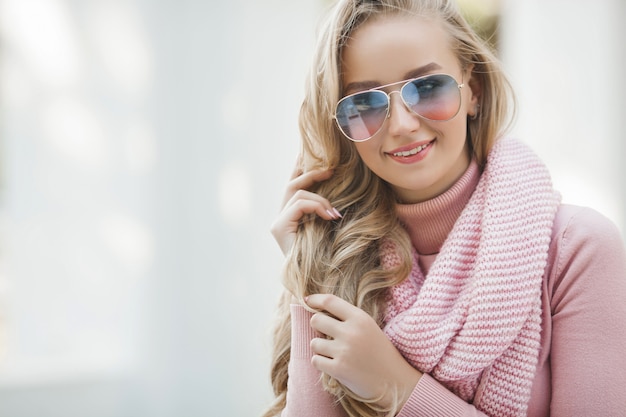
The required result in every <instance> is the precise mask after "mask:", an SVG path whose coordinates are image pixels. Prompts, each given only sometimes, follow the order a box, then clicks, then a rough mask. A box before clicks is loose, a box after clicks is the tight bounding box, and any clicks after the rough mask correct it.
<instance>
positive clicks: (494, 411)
mask: <svg viewBox="0 0 626 417" xmlns="http://www.w3.org/2000/svg"><path fill="white" fill-rule="evenodd" d="M559 201H560V198H559V196H558V194H557V193H556V192H555V191H554V190H553V188H552V184H551V180H550V176H549V173H548V171H547V169H546V168H545V166H544V165H543V164H542V162H541V161H540V160H539V158H538V157H537V156H536V155H535V154H534V153H533V152H532V151H531V150H530V149H529V148H528V147H527V146H525V145H523V144H522V143H521V142H518V141H514V140H512V139H502V140H500V141H498V142H497V143H496V145H495V146H494V148H493V149H492V151H491V152H490V154H489V157H488V161H487V164H486V167H485V170H484V172H483V174H482V175H481V178H480V181H479V183H478V185H477V187H476V190H475V191H474V194H473V195H472V197H471V199H470V201H469V202H468V204H467V206H466V207H465V209H464V210H463V212H462V214H461V216H460V217H459V219H458V220H457V222H456V224H455V226H454V228H453V229H452V231H451V232H450V234H449V236H448V238H447V239H446V241H445V242H444V244H443V247H442V248H441V251H440V253H439V255H438V256H437V258H436V260H435V262H434V263H433V265H432V266H431V268H430V271H429V273H428V275H427V276H426V277H424V275H423V274H422V272H421V270H420V268H419V266H418V262H417V254H416V253H414V259H413V270H412V272H411V274H410V276H409V278H408V279H406V280H404V281H403V282H402V283H401V284H399V285H397V286H395V287H393V288H392V289H391V291H390V294H389V299H388V307H387V311H386V316H385V323H386V324H385V328H384V331H385V333H386V334H387V336H388V337H389V338H390V340H391V341H392V342H393V343H394V345H395V346H396V347H397V348H398V350H399V351H400V352H401V353H402V354H403V355H404V357H405V358H406V359H407V360H408V361H409V362H410V363H411V364H412V365H413V366H414V367H416V368H417V369H419V370H420V371H422V372H424V373H428V374H430V375H431V376H433V377H434V378H435V379H437V380H438V381H439V382H440V383H442V384H443V385H444V386H446V387H447V388H448V389H450V390H451V391H452V392H454V393H455V394H456V395H458V396H459V397H461V398H463V399H464V400H466V401H468V402H473V404H474V405H475V406H476V407H477V408H478V409H479V410H482V411H483V412H485V413H487V414H489V415H492V416H523V415H526V409H527V407H528V401H529V399H530V393H531V387H532V382H533V379H534V375H535V370H536V366H537V358H538V354H539V348H540V332H541V282H542V277H543V274H544V270H545V267H546V263H547V253H548V246H549V244H550V236H551V231H552V224H553V221H554V217H555V215H556V210H557V207H558V205H559ZM398 262H399V259H398V255H397V254H396V252H395V251H393V245H390V244H386V245H383V251H382V263H383V265H385V266H392V265H394V264H397V263H398Z"/></svg>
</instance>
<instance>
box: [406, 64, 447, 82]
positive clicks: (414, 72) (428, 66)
mask: <svg viewBox="0 0 626 417" xmlns="http://www.w3.org/2000/svg"><path fill="white" fill-rule="evenodd" d="M440 69H441V65H439V64H437V63H436V62H431V63H429V64H426V65H423V66H421V67H419V68H415V69H414V70H411V71H409V72H407V73H406V74H404V79H405V80H410V79H411V78H418V77H421V76H422V75H424V74H426V73H427V72H430V71H433V70H440Z"/></svg>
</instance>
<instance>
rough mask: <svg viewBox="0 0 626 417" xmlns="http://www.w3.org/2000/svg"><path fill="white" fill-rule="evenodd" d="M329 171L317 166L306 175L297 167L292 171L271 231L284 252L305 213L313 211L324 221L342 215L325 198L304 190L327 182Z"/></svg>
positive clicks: (285, 252) (292, 239) (329, 175)
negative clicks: (279, 211) (278, 213)
mask: <svg viewBox="0 0 626 417" xmlns="http://www.w3.org/2000/svg"><path fill="white" fill-rule="evenodd" d="M332 174H333V171H332V170H323V169H317V170H313V171H309V172H307V173H305V174H303V173H302V171H300V169H299V168H298V167H296V169H295V170H294V172H293V174H292V176H291V180H290V181H289V184H288V186H287V191H286V193H285V198H284V200H283V205H282V211H281V213H280V215H279V216H278V218H277V219H276V221H274V224H272V227H271V229H270V231H271V232H272V235H273V236H274V239H276V242H278V245H279V246H280V249H281V250H282V251H283V254H285V255H286V254H287V252H289V250H290V249H291V246H292V245H293V242H294V240H295V238H296V231H297V230H298V224H299V223H300V219H301V218H302V216H304V215H305V214H311V213H316V214H317V215H318V216H320V217H321V218H323V219H326V220H337V219H339V218H340V217H341V214H339V212H338V211H337V209H335V208H334V207H333V206H332V205H331V204H330V202H329V201H328V200H327V199H325V198H324V197H322V196H320V195H317V194H315V193H312V192H310V191H307V190H308V189H309V188H311V187H312V186H313V185H314V184H316V183H318V182H321V181H326V180H327V179H329V178H330V177H331V176H332Z"/></svg>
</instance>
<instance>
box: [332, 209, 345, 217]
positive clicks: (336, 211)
mask: <svg viewBox="0 0 626 417" xmlns="http://www.w3.org/2000/svg"><path fill="white" fill-rule="evenodd" d="M333 211H334V212H335V214H336V215H337V217H339V218H340V219H343V216H342V215H341V213H339V210H337V209H336V208H334V207H333Z"/></svg>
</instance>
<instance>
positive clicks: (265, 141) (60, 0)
mask: <svg viewBox="0 0 626 417" xmlns="http://www.w3.org/2000/svg"><path fill="white" fill-rule="evenodd" d="M315 3H316V2H315V1H298V2H292V1H287V0H271V1H262V2H260V1H253V0H240V1H230V2H217V1H200V0H198V1H192V0H186V1H166V0H154V1H149V0H89V1H78V0H76V1H72V0H2V1H1V3H0V36H1V38H0V42H1V43H0V82H1V84H0V88H1V90H0V94H1V96H0V106H1V107H0V155H1V158H2V159H1V166H0V169H1V171H0V172H1V174H2V176H1V181H2V182H1V183H0V187H1V188H0V197H1V199H0V227H1V230H0V231H1V233H0V243H1V246H0V250H1V252H0V415H1V416H3V417H18V416H19V417H22V416H23V417H26V416H28V417H48V416H64V417H71V416H76V417H85V416H89V417H97V416H103V417H104V416H107V417H114V416H115V417H117V416H163V417H166V416H167V417H178V416H186V417H194V416H207V415H209V416H244V415H250V416H253V415H258V414H260V412H261V410H262V409H263V408H264V407H265V406H266V405H267V404H268V403H269V401H270V398H271V395H270V386H269V382H268V381H269V357H270V355H269V350H270V346H269V345H270V342H269V341H270V337H269V326H270V323H271V320H272V312H273V307H274V305H275V302H276V299H277V296H278V293H279V290H280V267H281V262H282V255H281V254H280V251H279V249H278V246H277V245H276V244H275V243H274V242H273V240H272V238H271V237H270V234H269V226H270V224H271V221H272V220H273V218H274V215H275V214H276V213H277V212H278V209H279V204H280V201H281V198H282V192H283V186H284V184H285V183H286V181H287V178H288V176H289V173H290V171H291V167H292V166H293V163H294V162H295V156H296V153H297V134H298V133H297V114H298V109H299V105H300V101H301V99H302V90H303V88H302V87H303V80H304V73H305V71H306V64H307V62H308V57H309V54H310V51H311V46H312V39H313V35H314V19H315V16H316V15H317V14H318V13H319V8H318V7H317V6H316V5H315Z"/></svg>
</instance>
